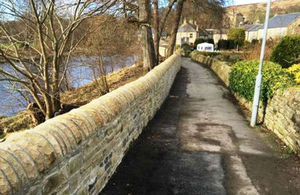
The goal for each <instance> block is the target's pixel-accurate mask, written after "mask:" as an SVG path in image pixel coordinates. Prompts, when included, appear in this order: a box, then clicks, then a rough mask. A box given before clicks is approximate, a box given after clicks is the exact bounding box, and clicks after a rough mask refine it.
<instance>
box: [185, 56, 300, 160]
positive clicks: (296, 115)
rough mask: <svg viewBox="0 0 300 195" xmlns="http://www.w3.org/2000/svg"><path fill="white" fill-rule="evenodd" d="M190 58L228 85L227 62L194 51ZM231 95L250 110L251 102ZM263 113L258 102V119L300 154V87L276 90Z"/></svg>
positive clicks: (228, 71) (228, 68)
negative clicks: (211, 71) (210, 70)
mask: <svg viewBox="0 0 300 195" xmlns="http://www.w3.org/2000/svg"><path fill="white" fill-rule="evenodd" d="M191 58H192V59H193V60H194V61H196V62H199V63H201V64H204V65H207V66H209V67H210V68H211V69H212V70H213V71H214V72H215V73H216V75H217V76H218V77H219V78H220V79H221V80H222V81H223V82H224V83H225V85H226V86H227V87H228V86H229V73H230V66H229V65H228V64H227V63H225V62H221V61H218V60H215V59H212V58H210V57H206V56H203V55H199V54H197V53H195V52H194V53H192V54H191ZM233 95H234V96H235V97H236V99H237V100H238V101H239V102H240V103H241V104H242V105H243V106H245V107H246V108H247V109H248V110H252V102H250V101H247V100H246V99H245V98H243V97H240V96H238V95H237V94H233ZM263 113H264V108H263V105H262V103H260V107H259V114H258V119H259V120H260V121H262V120H263V119H264V121H263V122H264V126H265V127H266V128H267V129H269V130H271V131H272V132H273V133H274V134H275V135H276V136H278V138H279V139H281V140H282V141H283V142H284V143H285V144H286V145H287V146H289V147H290V148H291V149H292V150H293V151H294V152H296V153H297V154H298V155H300V87H294V88H287V89H285V90H284V91H283V92H282V91H278V92H277V93H276V95H275V96H274V97H273V98H272V99H271V100H269V102H268V104H267V106H266V109H265V117H264V118H263V116H264V114H263Z"/></svg>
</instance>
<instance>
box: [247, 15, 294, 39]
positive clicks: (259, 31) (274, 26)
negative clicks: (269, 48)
mask: <svg viewBox="0 0 300 195" xmlns="http://www.w3.org/2000/svg"><path fill="white" fill-rule="evenodd" d="M263 30H264V26H263V24H260V25H255V26H253V27H252V28H250V29H249V30H246V40H247V41H249V42H251V41H252V40H253V39H257V40H261V39H262V38H263ZM299 33H300V12H297V13H290V14H284V15H276V16H274V17H273V18H271V19H270V21H269V25H268V37H267V38H268V39H273V40H278V39H281V38H282V37H284V36H286V35H294V34H299Z"/></svg>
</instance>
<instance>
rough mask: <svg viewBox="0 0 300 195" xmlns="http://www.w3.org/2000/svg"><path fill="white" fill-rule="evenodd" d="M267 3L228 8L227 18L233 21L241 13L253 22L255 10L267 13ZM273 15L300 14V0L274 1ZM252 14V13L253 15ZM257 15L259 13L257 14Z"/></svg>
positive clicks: (272, 5)
mask: <svg viewBox="0 0 300 195" xmlns="http://www.w3.org/2000/svg"><path fill="white" fill-rule="evenodd" d="M266 5H267V4H266V3H255V4H246V5H235V6H229V7H226V8H225V10H226V13H227V16H228V17H229V18H230V19H231V20H232V22H233V20H235V19H234V16H235V15H236V14H237V13H241V14H242V15H243V16H244V18H245V21H248V20H249V19H250V20H251V19H252V18H251V17H253V15H255V14H253V10H255V9H256V10H259V11H260V12H265V9H266ZM271 9H272V10H271V15H272V16H273V15H275V14H285V13H292V12H300V0H277V1H273V2H272V4H271ZM251 12H252V13H251ZM256 15H257V13H256Z"/></svg>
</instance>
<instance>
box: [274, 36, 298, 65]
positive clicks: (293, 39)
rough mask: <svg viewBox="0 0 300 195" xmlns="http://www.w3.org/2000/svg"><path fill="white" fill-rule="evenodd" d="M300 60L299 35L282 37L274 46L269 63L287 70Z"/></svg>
mask: <svg viewBox="0 0 300 195" xmlns="http://www.w3.org/2000/svg"><path fill="white" fill-rule="evenodd" d="M299 58H300V35H297V36H287V37H284V38H283V39H282V40H281V41H279V43H278V44H277V45H276V46H275V48H274V50H273V52H272V55H271V58H270V59H271V61H272V62H276V63H279V64H281V66H282V67H283V68H288V67H290V66H291V65H293V64H296V63H299V60H300V59H299Z"/></svg>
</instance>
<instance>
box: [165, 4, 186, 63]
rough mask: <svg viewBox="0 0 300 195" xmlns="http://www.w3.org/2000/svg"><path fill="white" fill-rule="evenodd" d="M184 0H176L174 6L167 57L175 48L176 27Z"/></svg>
mask: <svg viewBox="0 0 300 195" xmlns="http://www.w3.org/2000/svg"><path fill="white" fill-rule="evenodd" d="M184 1H185V0H178V1H177V7H176V11H175V18H174V20H175V25H174V26H173V29H172V32H171V39H170V43H169V48H168V55H167V56H168V57H169V56H171V55H172V54H173V53H174V48H175V44H176V37H177V31H178V27H179V23H180V19H181V13H182V9H183V4H184Z"/></svg>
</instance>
